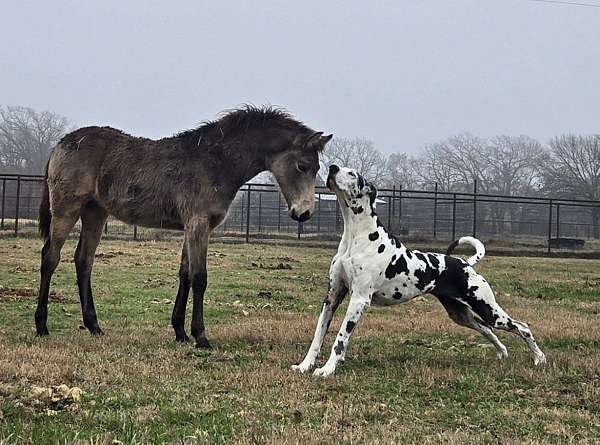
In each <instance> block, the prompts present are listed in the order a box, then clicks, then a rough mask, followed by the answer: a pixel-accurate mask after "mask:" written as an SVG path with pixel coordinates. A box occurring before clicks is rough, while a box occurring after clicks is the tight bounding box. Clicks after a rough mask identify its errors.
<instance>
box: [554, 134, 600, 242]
mask: <svg viewBox="0 0 600 445" xmlns="http://www.w3.org/2000/svg"><path fill="white" fill-rule="evenodd" d="M550 150H551V154H550V156H551V159H550V162H549V163H548V164H547V165H546V168H545V172H544V185H545V189H546V191H547V192H548V193H552V194H560V195H563V196H566V197H569V198H580V199H590V200H599V199H600V135H598V134H596V135H590V136H576V135H574V134H566V135H562V136H558V137H555V138H553V139H552V140H550ZM591 213H592V224H593V232H594V238H600V209H598V208H593V209H591Z"/></svg>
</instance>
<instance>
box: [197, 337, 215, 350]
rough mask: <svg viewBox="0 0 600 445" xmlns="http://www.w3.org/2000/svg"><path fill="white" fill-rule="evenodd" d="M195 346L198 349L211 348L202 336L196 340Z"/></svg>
mask: <svg viewBox="0 0 600 445" xmlns="http://www.w3.org/2000/svg"><path fill="white" fill-rule="evenodd" d="M196 348H198V349H212V346H211V345H210V343H209V342H208V340H207V339H206V338H204V337H202V338H199V339H197V340H196Z"/></svg>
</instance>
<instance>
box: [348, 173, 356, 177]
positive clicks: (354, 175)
mask: <svg viewBox="0 0 600 445" xmlns="http://www.w3.org/2000/svg"><path fill="white" fill-rule="evenodd" d="M348 174H349V175H350V176H351V177H353V178H356V173H354V172H348Z"/></svg>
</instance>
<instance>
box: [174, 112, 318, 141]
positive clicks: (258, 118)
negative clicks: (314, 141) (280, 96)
mask: <svg viewBox="0 0 600 445" xmlns="http://www.w3.org/2000/svg"><path fill="white" fill-rule="evenodd" d="M266 126H277V127H280V128H288V129H290V130H296V131H298V132H302V133H305V132H306V133H308V132H312V130H311V129H310V128H308V127H307V126H306V125H305V124H304V123H302V122H300V121H299V120H297V119H296V118H295V117H293V116H292V115H291V114H290V113H289V112H288V111H286V110H284V109H282V108H277V107H273V106H260V107H259V106H256V105H248V104H246V105H243V106H242V107H240V108H235V109H230V110H226V111H224V112H222V113H221V116H220V117H219V118H218V119H216V120H212V121H204V122H203V123H201V124H200V125H199V126H198V127H196V128H192V129H189V130H185V131H182V132H180V133H177V134H175V135H174V136H173V137H174V138H188V137H195V138H200V137H202V139H207V140H208V141H216V140H221V139H223V138H224V137H235V136H239V135H242V134H244V133H246V132H247V131H248V130H250V129H254V128H264V127H266Z"/></svg>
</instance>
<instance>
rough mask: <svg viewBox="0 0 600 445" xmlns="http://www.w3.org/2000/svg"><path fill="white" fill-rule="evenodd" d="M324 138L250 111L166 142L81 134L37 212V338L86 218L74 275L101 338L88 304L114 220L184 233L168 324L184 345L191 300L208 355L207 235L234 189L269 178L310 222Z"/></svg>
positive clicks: (55, 162)
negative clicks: (55, 280) (66, 250)
mask: <svg viewBox="0 0 600 445" xmlns="http://www.w3.org/2000/svg"><path fill="white" fill-rule="evenodd" d="M331 137H332V135H329V136H323V133H321V132H315V131H313V130H311V129H310V128H308V127H306V126H305V125H304V124H302V123H301V122H298V121H297V120H295V119H294V118H292V117H291V116H290V115H289V114H287V113H285V112H283V111H281V110H278V109H273V108H270V107H267V108H257V107H253V106H246V107H244V108H241V109H238V110H234V111H231V112H229V113H227V114H225V115H223V117H222V118H221V119H219V120H216V121H212V122H208V123H206V124H204V125H202V126H200V127H198V128H196V129H194V130H188V131H184V132H183V133H180V134H177V135H175V136H173V137H170V138H165V139H160V140H157V141H155V140H150V139H146V138H138V137H133V136H130V135H128V134H125V133H123V132H121V131H119V130H115V129H113V128H109V127H102V128H101V127H86V128H80V129H79V130H76V131H74V132H72V133H70V134H68V135H66V136H65V137H64V138H63V139H62V140H61V141H60V142H59V143H58V144H57V145H56V147H54V149H53V151H52V154H51V155H50V159H49V161H48V165H47V168H46V181H45V184H44V196H43V199H42V204H41V206H40V234H41V235H42V237H43V239H44V240H45V243H44V247H43V249H42V261H41V282H40V292H39V297H38V306H37V310H36V312H35V324H36V330H37V334H38V335H40V336H43V335H48V327H47V319H48V292H49V289H50V280H51V278H52V274H53V273H54V270H55V269H56V267H57V265H58V263H59V260H60V251H61V248H62V247H63V244H64V242H65V239H66V238H67V236H68V235H69V232H70V231H71V229H72V228H73V226H74V225H75V223H76V222H77V220H78V219H79V218H81V235H80V238H79V244H78V245H77V250H76V251H75V268H76V271H77V285H78V288H79V298H80V300H81V310H82V314H83V323H84V325H85V326H86V327H87V328H88V329H89V331H90V332H91V333H92V335H102V330H101V329H100V326H99V325H98V319H97V317H96V309H95V307H94V300H93V298H92V288H91V272H92V264H93V262H94V254H95V251H96V247H97V246H98V243H99V242H100V237H101V234H102V228H103V226H104V223H105V222H106V218H107V217H108V216H109V215H113V216H114V217H116V218H118V219H120V220H122V221H125V222H127V223H129V224H138V225H141V226H146V227H158V228H166V229H179V230H183V231H184V241H183V248H182V252H181V265H180V269H179V290H178V292H177V298H176V300H175V307H174V309H173V316H172V319H171V321H172V324H173V328H174V329H175V339H176V341H179V342H180V341H186V340H188V337H187V335H186V333H185V329H184V322H185V309H186V304H187V299H188V294H189V289H190V286H191V288H192V293H193V312H192V324H191V332H192V335H193V336H194V338H195V339H196V346H197V347H210V343H209V342H208V340H207V338H206V333H205V328H204V316H203V301H204V291H205V290H206V285H207V274H206V252H207V247H208V239H209V235H210V233H211V231H212V230H213V229H214V228H215V227H217V226H218V225H219V224H220V223H221V222H222V221H223V219H224V218H225V216H226V214H227V210H228V208H229V206H230V204H231V202H232V200H233V198H234V197H235V195H236V192H237V191H238V189H239V188H240V187H241V186H242V185H243V184H244V183H245V182H246V181H248V180H249V179H251V178H252V177H254V176H255V175H257V174H258V173H259V172H261V171H264V170H270V171H271V172H272V173H273V175H274V176H275V178H276V180H277V182H278V183H279V186H280V188H281V191H282V193H283V195H284V197H285V200H286V202H287V205H288V209H289V215H290V216H291V217H292V218H294V219H295V220H297V221H305V220H307V219H308V218H310V217H311V215H312V212H313V210H314V188H315V177H316V174H317V171H318V169H319V152H320V151H321V150H323V148H324V147H325V144H326V143H327V142H328V141H329V140H330V139H331Z"/></svg>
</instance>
